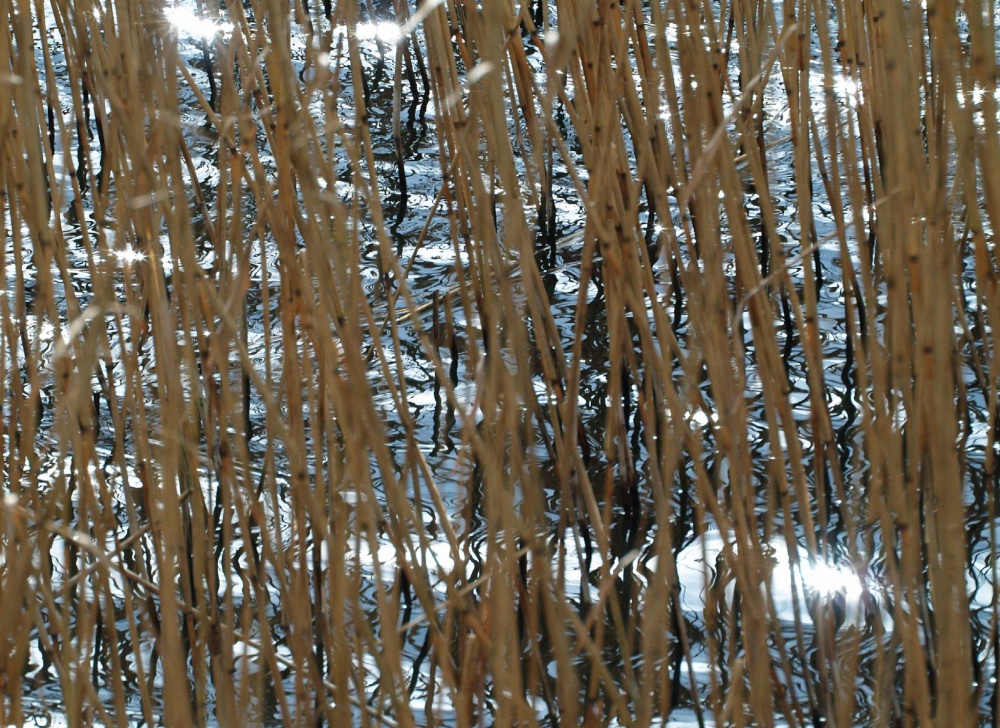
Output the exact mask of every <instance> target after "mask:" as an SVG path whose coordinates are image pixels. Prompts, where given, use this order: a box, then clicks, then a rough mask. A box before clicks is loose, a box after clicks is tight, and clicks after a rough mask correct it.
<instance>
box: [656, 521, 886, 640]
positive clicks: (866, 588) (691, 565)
mask: <svg viewBox="0 0 1000 728" xmlns="http://www.w3.org/2000/svg"><path fill="white" fill-rule="evenodd" d="M731 541H732V538H731V537H725V536H724V535H723V534H722V533H721V532H719V531H718V530H714V529H713V530H709V531H706V532H705V533H704V534H703V535H702V536H699V537H698V538H696V539H695V540H694V541H693V542H692V543H691V544H689V545H688V546H687V547H686V548H685V549H683V550H682V551H681V552H680V554H678V556H677V578H678V580H679V582H680V585H681V606H682V608H683V609H684V611H686V612H692V613H703V612H704V611H705V607H706V604H707V602H708V600H709V598H710V597H709V593H710V591H712V590H716V589H718V590H720V591H721V595H722V596H723V598H724V599H725V601H726V603H729V604H731V603H732V601H733V599H734V596H735V586H736V582H735V579H734V578H732V575H731V570H730V569H729V568H728V567H727V566H726V564H725V562H726V559H727V558H739V555H738V554H736V550H735V546H733V551H732V553H733V554H734V555H733V556H731V557H730V556H727V553H726V548H725V546H726V543H727V542H731ZM761 558H762V559H766V561H767V562H768V566H769V568H770V580H769V583H768V584H767V590H768V594H769V595H770V598H771V602H772V603H773V605H774V610H775V614H776V616H777V618H778V620H779V621H781V622H783V623H785V624H792V623H795V622H796V621H801V624H803V625H812V624H814V619H813V614H812V612H813V611H814V610H815V609H816V608H822V607H824V606H826V605H832V604H834V603H837V604H839V605H840V607H841V608H842V609H843V622H841V623H840V624H839V625H838V629H846V628H849V627H857V628H859V629H860V628H863V627H864V626H865V625H866V624H870V623H871V622H872V620H873V619H878V620H880V621H881V625H882V628H883V629H884V630H885V631H887V632H888V631H891V630H892V627H893V625H892V618H891V616H890V615H889V613H888V608H887V605H886V600H885V595H884V593H883V590H882V587H881V585H880V584H878V583H877V582H875V580H873V579H871V578H865V579H864V580H862V578H861V577H859V575H858V573H857V571H856V570H855V569H853V568H852V567H851V566H850V565H848V564H841V563H837V562H835V561H829V560H826V561H824V560H823V559H822V558H820V557H810V555H809V554H808V553H807V552H806V551H805V549H800V550H799V563H798V565H794V564H793V563H792V559H791V556H790V555H789V551H788V547H787V545H786V544H785V541H784V539H782V538H780V537H776V538H773V539H771V541H770V542H768V543H766V544H764V545H763V547H762V554H761ZM646 568H647V569H648V570H649V571H656V568H657V559H656V557H654V558H652V559H650V560H649V562H647V564H646ZM726 572H729V573H726ZM720 582H721V583H720ZM716 593H720V592H718V591H717V592H716Z"/></svg>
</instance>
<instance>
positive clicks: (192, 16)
mask: <svg viewBox="0 0 1000 728" xmlns="http://www.w3.org/2000/svg"><path fill="white" fill-rule="evenodd" d="M163 17H164V18H166V20H167V22H168V23H169V24H170V27H171V28H173V30H174V32H175V33H177V35H182V36H188V37H190V38H195V39H196V40H213V39H214V38H215V37H216V35H219V34H222V35H227V34H229V33H232V32H233V27H234V26H233V24H232V23H230V22H227V21H220V20H213V19H212V18H205V17H202V16H200V15H198V14H197V13H196V12H195V11H194V10H193V9H192V8H189V7H186V6H183V5H175V6H173V7H168V8H165V9H164V11H163Z"/></svg>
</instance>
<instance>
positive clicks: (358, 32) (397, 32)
mask: <svg viewBox="0 0 1000 728" xmlns="http://www.w3.org/2000/svg"><path fill="white" fill-rule="evenodd" d="M348 31H349V29H348V27H347V26H345V25H338V26H337V27H336V28H334V29H333V34H334V36H335V37H336V36H344V35H347V33H348ZM353 35H354V37H355V38H357V39H358V40H360V41H371V40H377V41H380V42H382V43H388V44H389V45H395V44H396V43H399V42H400V41H401V40H403V29H402V28H401V27H400V26H399V25H397V24H396V23H393V22H390V21H380V22H377V23H358V24H357V25H356V26H354V29H353Z"/></svg>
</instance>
